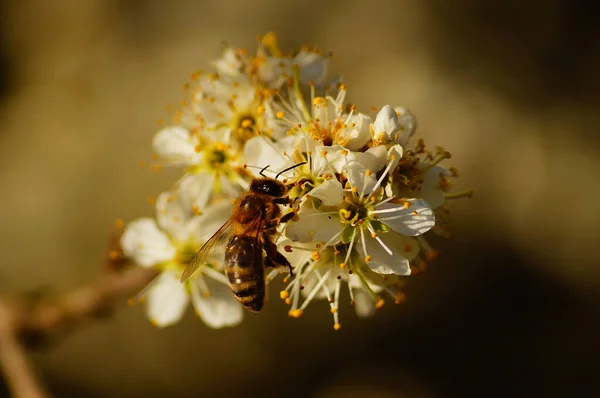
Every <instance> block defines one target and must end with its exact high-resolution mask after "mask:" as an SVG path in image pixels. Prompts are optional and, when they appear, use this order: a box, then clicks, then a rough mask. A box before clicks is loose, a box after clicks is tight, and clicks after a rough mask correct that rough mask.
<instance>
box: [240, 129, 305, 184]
mask: <svg viewBox="0 0 600 398" xmlns="http://www.w3.org/2000/svg"><path fill="white" fill-rule="evenodd" d="M294 141H295V137H292V136H289V137H285V138H283V139H281V140H279V141H278V142H276V143H273V142H271V141H269V139H268V138H266V137H263V136H257V137H252V138H250V139H249V140H248V141H247V142H246V145H245V146H244V155H245V157H246V163H247V164H248V166H252V168H249V170H250V171H251V172H253V173H254V174H255V175H257V176H258V172H259V171H260V168H263V167H265V166H267V165H268V166H269V169H268V170H269V171H270V172H271V173H270V174H269V173H268V172H265V174H267V175H273V176H274V174H273V172H274V173H275V174H277V173H278V172H279V171H281V170H283V169H285V168H287V167H289V166H292V165H293V163H292V160H291V159H290V158H289V157H288V156H285V155H284V152H285V153H287V154H291V153H293V148H292V144H293V142H294Z"/></svg>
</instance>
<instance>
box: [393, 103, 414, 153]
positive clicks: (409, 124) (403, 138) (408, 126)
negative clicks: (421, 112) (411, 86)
mask: <svg viewBox="0 0 600 398" xmlns="http://www.w3.org/2000/svg"><path fill="white" fill-rule="evenodd" d="M394 110H395V111H396V114H397V115H398V122H399V123H400V125H401V126H402V128H401V129H400V131H399V132H398V138H397V140H396V142H398V144H400V145H402V146H405V145H406V144H407V143H408V140H409V139H410V137H412V135H413V134H414V133H415V130H416V129H417V118H416V117H415V115H413V114H412V112H411V111H410V110H408V109H406V108H403V107H400V106H399V107H396V108H394Z"/></svg>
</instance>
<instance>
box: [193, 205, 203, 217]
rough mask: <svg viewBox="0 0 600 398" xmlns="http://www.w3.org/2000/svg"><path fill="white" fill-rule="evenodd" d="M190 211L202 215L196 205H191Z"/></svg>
mask: <svg viewBox="0 0 600 398" xmlns="http://www.w3.org/2000/svg"><path fill="white" fill-rule="evenodd" d="M192 213H193V214H194V215H196V216H200V215H202V211H200V208H199V207H198V205H192Z"/></svg>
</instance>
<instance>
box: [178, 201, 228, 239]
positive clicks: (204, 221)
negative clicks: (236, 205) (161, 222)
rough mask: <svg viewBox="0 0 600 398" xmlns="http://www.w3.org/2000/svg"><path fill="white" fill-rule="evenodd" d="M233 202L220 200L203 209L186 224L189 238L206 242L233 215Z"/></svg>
mask: <svg viewBox="0 0 600 398" xmlns="http://www.w3.org/2000/svg"><path fill="white" fill-rule="evenodd" d="M232 210H233V204H232V203H231V201H230V200H220V201H218V202H217V203H215V204H212V205H210V206H208V207H205V208H204V209H202V210H201V212H202V213H201V215H200V216H197V217H194V218H193V219H192V220H190V221H189V222H188V224H187V226H186V228H187V234H188V237H189V238H188V239H189V240H190V241H191V242H193V243H196V244H200V245H202V244H204V242H206V241H207V240H208V239H209V238H210V237H211V236H212V235H213V234H214V233H215V232H217V230H218V229H219V228H220V227H221V226H222V225H223V224H225V222H226V221H227V220H228V219H229V218H230V217H231V212H232Z"/></svg>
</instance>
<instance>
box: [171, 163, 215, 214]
mask: <svg viewBox="0 0 600 398" xmlns="http://www.w3.org/2000/svg"><path fill="white" fill-rule="evenodd" d="M214 185H215V174H214V173H208V172H201V173H195V174H192V173H188V174H186V175H184V176H183V177H182V178H181V179H180V180H179V184H178V187H177V192H178V194H179V197H180V198H181V201H182V203H183V206H184V207H185V208H186V209H190V210H189V211H193V210H194V209H196V210H202V209H204V208H205V207H206V204H207V203H208V200H209V199H210V197H211V195H212V193H213V191H214Z"/></svg>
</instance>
